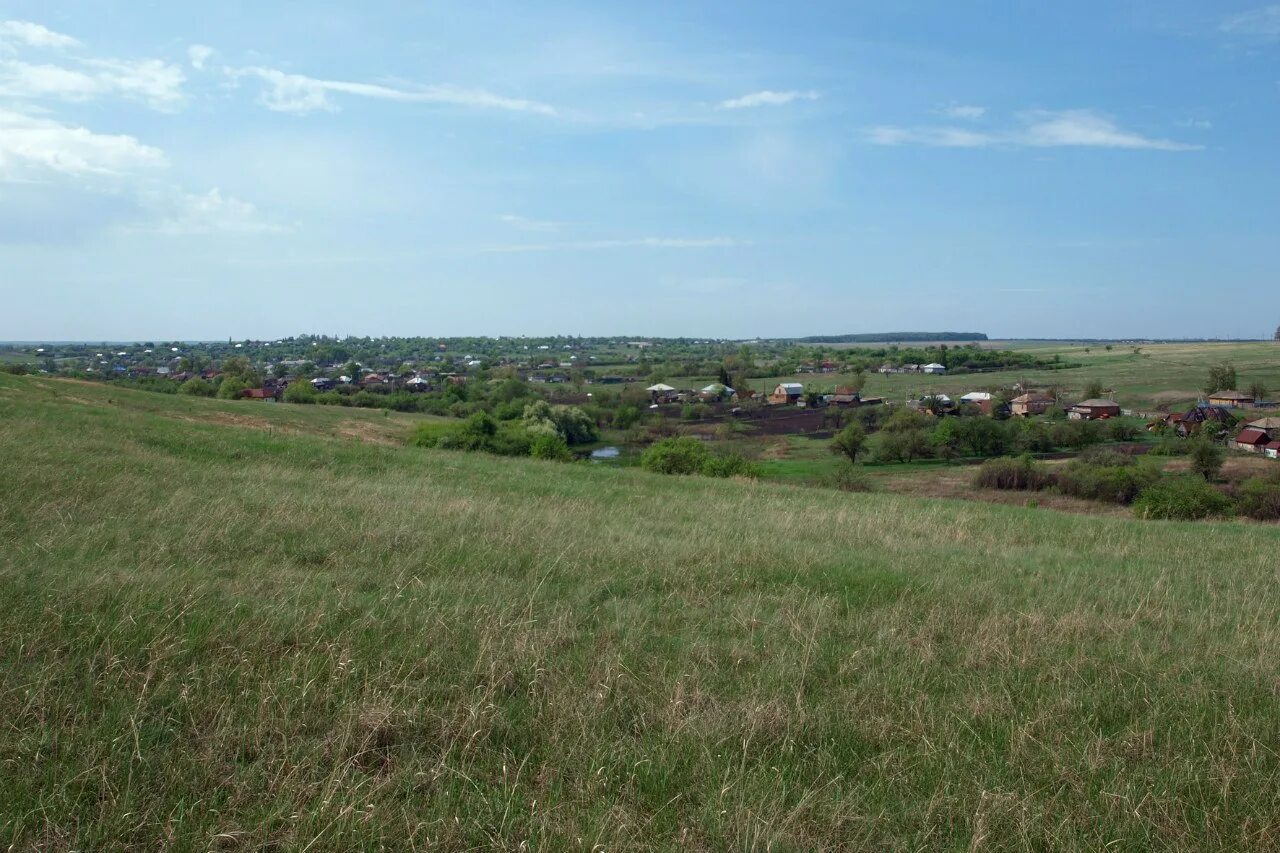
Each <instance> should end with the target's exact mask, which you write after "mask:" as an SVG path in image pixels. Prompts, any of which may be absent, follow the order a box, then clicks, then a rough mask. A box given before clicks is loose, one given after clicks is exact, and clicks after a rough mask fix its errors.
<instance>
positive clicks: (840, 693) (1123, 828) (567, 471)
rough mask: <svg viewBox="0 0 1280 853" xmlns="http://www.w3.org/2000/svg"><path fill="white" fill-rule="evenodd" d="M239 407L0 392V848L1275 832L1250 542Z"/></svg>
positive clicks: (1272, 673)
mask: <svg viewBox="0 0 1280 853" xmlns="http://www.w3.org/2000/svg"><path fill="white" fill-rule="evenodd" d="M69 387H74V389H75V390H74V391H73V392H69V391H68V390H67V389H68V388H69ZM108 398H110V399H111V402H110V403H108V402H107V400H108ZM227 407H233V408H227ZM269 409H270V407H268V406H261V407H258V408H253V407H252V406H251V404H219V403H216V402H213V401H191V400H171V399H168V398H161V397H158V396H156V395H146V394H139V393H128V392H124V393H122V392H119V391H115V392H108V391H107V390H106V389H102V388H97V387H93V386H69V385H67V384H65V383H56V382H51V381H49V380H37V379H32V378H17V377H0V426H2V427H3V429H2V431H0V448H2V449H3V452H4V458H5V459H6V460H7V461H8V470H7V471H6V476H5V477H4V478H3V479H2V480H0V543H2V544H3V550H2V551H0V583H3V586H4V590H5V595H4V596H0V620H2V624H3V625H4V630H3V632H0V716H2V717H3V720H4V723H3V725H2V726H0V762H2V765H0V839H4V840H5V841H11V842H13V843H15V844H17V845H18V847H25V846H35V845H42V846H47V847H52V848H72V847H75V848H79V849H102V848H108V847H115V848H119V847H136V848H147V849H150V848H154V847H156V846H165V845H168V846H175V847H191V848H196V849H205V848H209V847H219V846H220V847H226V848H237V847H240V848H245V849H256V848H257V847H259V846H264V845H265V846H271V845H281V846H285V847H290V848H293V847H298V848H305V847H307V846H310V847H311V849H325V850H334V849H367V848H368V847H371V846H376V845H378V844H385V845H388V846H393V847H409V846H414V847H430V846H432V845H433V844H434V845H439V846H442V847H446V848H450V849H453V848H459V847H488V846H503V847H513V846H516V845H517V844H518V843H519V842H521V841H528V842H529V843H530V845H531V846H532V847H534V848H537V849H576V848H581V849H590V848H591V847H592V846H593V845H595V844H602V845H605V846H606V847H608V848H613V849H651V848H654V847H657V848H664V847H680V846H684V847H694V848H709V849H719V848H724V847H734V848H743V849H747V848H751V849H754V848H763V847H766V846H768V845H770V844H772V845H774V846H781V847H783V848H816V847H824V846H825V847H837V846H839V847H846V848H847V847H855V848H856V847H864V848H865V847H873V846H888V847H911V848H932V849H938V848H964V847H969V846H971V845H973V846H981V845H982V844H986V845H989V846H992V847H1014V846H1018V847H1021V846H1030V847H1037V846H1038V847H1049V846H1052V847H1056V848H1081V849H1085V848H1087V849H1098V848H1100V847H1102V846H1103V845H1105V844H1108V843H1113V844H1116V845H1117V846H1118V847H1120V848H1127V849H1134V848H1138V847H1150V846H1163V847H1169V846H1175V847H1186V848H1197V849H1206V848H1222V849H1250V848H1251V849H1259V850H1261V849H1274V848H1275V847H1276V846H1277V845H1278V844H1280V758H1278V757H1277V753H1276V751H1275V750H1276V744H1277V743H1280V703H1278V702H1277V689H1278V688H1277V685H1278V684H1280V627H1278V626H1277V620H1276V618H1275V616H1276V612H1277V610H1278V609H1280V607H1278V606H1280V579H1278V577H1277V562H1276V554H1277V546H1280V531H1277V530H1276V529H1275V528H1272V527H1267V526H1262V525H1243V524H1194V525H1179V524H1163V523H1138V522H1135V521H1131V520H1127V519H1112V518H1090V517H1078V516H1069V515H1062V514H1055V513H1049V512H1042V511H1036V510H1026V509H1021V508H1009V507H999V506H991V505H984V504H975V503H964V502H951V501H921V500H914V499H910V498H902V497H894V496H886V495H845V494H840V493H834V492H826V491H819V490H807V489H798V488H789V487H785V486H776V485H768V484H749V483H737V482H720V481H711V480H705V479H696V478H694V479H684V478H662V477H656V476H651V475H647V474H645V473H643V472H640V471H630V470H628V471H612V470H602V469H599V468H593V467H590V466H582V465H576V466H566V465H557V464H554V463H539V462H536V461H532V460H511V459H490V458H484V457H478V456H464V455H455V454H449V453H443V452H430V451H420V450H414V449H409V448H398V447H389V446H381V445H379V444H372V443H368V442H359V441H355V440H352V439H351V438H341V437H333V436H342V435H346V433H345V432H344V431H343V427H342V424H341V423H339V422H338V421H337V420H336V418H338V417H339V416H338V415H328V414H314V413H310V412H299V411H297V409H296V408H292V409H291V407H279V410H278V411H276V410H271V411H268V410H269ZM228 411H230V412H233V413H239V412H252V413H253V414H254V415H255V416H258V417H261V418H263V419H265V420H266V421H267V422H268V424H269V426H270V427H271V428H259V429H245V428H243V426H244V424H236V423H235V422H234V419H231V420H229V421H228V419H227V417H226V415H225V414H219V413H225V412H228ZM299 418H301V419H303V420H301V421H297V422H290V423H289V424H287V425H286V430H285V432H281V430H280V429H278V428H277V427H279V426H280V425H281V424H284V422H285V420H288V419H299ZM326 418H333V419H335V420H334V422H333V423H330V422H328V421H324V423H321V424H318V425H317V423H314V422H313V421H315V420H316V419H321V420H323V419H326ZM277 419H284V420H280V421H279V422H277ZM217 421H226V422H222V423H220V422H217ZM312 433H314V434H312Z"/></svg>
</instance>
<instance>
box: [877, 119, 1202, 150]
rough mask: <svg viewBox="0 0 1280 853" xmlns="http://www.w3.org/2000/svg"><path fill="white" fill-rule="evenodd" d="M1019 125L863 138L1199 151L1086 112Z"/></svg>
mask: <svg viewBox="0 0 1280 853" xmlns="http://www.w3.org/2000/svg"><path fill="white" fill-rule="evenodd" d="M1020 119H1021V121H1022V126H1021V127H1018V128H1013V129H1009V130H1003V131H993V132H990V133H983V132H978V131H973V130H968V129H966V128H959V127H947V126H943V127H897V126H892V125H889V126H881V127H875V128H872V129H871V130H870V131H869V132H868V135H867V138H868V140H869V141H870V142H872V143H874V144H876V145H924V146H930V147H938V148H983V147H987V146H1006V147H1010V148H1065V147H1082V148H1127V149H1144V150H1152V151H1197V150H1200V149H1201V148H1202V147H1203V146H1200V145H1189V144H1186V143H1182V142H1175V141H1172V140H1168V139H1155V138H1151V137H1147V136H1143V135H1141V134H1139V133H1134V132H1132V131H1127V130H1123V129H1121V128H1120V127H1118V126H1117V125H1116V123H1115V122H1114V121H1112V120H1111V119H1109V118H1107V117H1106V116H1103V115H1099V114H1098V113H1095V112H1092V111H1090V110H1064V111H1060V112H1050V111H1044V110H1037V111H1033V112H1028V113H1024V114H1023V115H1022V116H1020Z"/></svg>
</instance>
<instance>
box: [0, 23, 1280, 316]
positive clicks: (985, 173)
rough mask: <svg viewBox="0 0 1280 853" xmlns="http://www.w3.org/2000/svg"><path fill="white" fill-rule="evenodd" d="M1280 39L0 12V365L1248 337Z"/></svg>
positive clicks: (1172, 27)
mask: <svg viewBox="0 0 1280 853" xmlns="http://www.w3.org/2000/svg"><path fill="white" fill-rule="evenodd" d="M1278 272H1280V5H1271V6H1267V5H1265V4H1264V5H1258V4H1256V3H1253V4H1251V3H1248V2H1245V3H1230V2H1225V3H1204V2H1189V0H1161V2H1131V3H1125V2H1105V3H1104V2H1096V3H1095V2H1071V3H1062V4H1047V3H1039V2H1035V3H1033V2H1022V3H994V2H930V3H925V2H912V0H892V2H889V0H884V2H870V0H868V2H855V0H845V2H809V3H804V4H782V3H767V4H766V3H759V4H755V3H742V2H716V3H700V2H682V3H637V2H632V3H626V4H619V3H610V2H591V3H586V2H577V3H496V2H467V3H453V2H419V3H410V2H404V1H403V0H382V2H379V0H366V1H365V2H362V3H360V4H354V3H348V2H342V3H339V2H331V3H320V2H288V3H285V2H268V0H255V2H247V0H224V2H220V3H216V4H214V3H194V2H152V3H144V2H137V1H136V0H130V2H124V0H83V1H82V2H74V1H73V0H68V2H63V1H62V0H38V2H33V1H32V0H10V2H3V0H0V296H3V305H4V310H3V311H2V312H0V339H155V338H168V337H182V338H212V339H216V338H226V337H234V338H237V339H238V338H243V337H275V336H279V335H286V334H293V333H301V332H304V331H305V332H327V333H334V334H374V335H378V334H423V335H450V334H493V335H498V334H544V333H567V334H645V335H691V336H704V335H706V336H712V335H714V336H725V337H754V336H781V335H803V334H819V333H837V332H865V331H881V330H902V329H911V330H916V329H919V330H942V329H963V330H981V331H986V332H988V333H989V334H991V335H993V336H1035V337H1054V336H1068V337H1077V336H1115V337H1122V336H1241V337H1258V336H1269V335H1270V333H1271V332H1272V331H1273V330H1274V329H1275V327H1276V324H1277V323H1280V307H1277V305H1276V301H1275V299H1274V294H1275V293H1276V286H1277V283H1278V282H1280V274H1278Z"/></svg>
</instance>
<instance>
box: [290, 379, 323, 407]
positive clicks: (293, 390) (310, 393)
mask: <svg viewBox="0 0 1280 853" xmlns="http://www.w3.org/2000/svg"><path fill="white" fill-rule="evenodd" d="M284 401H285V402H286V403H314V402H315V401H316V389H315V386H314V385H312V384H311V383H310V382H308V381H306V380H305V379H295V380H293V381H292V382H290V383H289V386H288V387H287V388H285V389H284Z"/></svg>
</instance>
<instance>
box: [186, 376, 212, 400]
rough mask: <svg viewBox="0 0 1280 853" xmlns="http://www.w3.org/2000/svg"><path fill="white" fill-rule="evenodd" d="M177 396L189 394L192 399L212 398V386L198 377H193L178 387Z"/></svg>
mask: <svg viewBox="0 0 1280 853" xmlns="http://www.w3.org/2000/svg"><path fill="white" fill-rule="evenodd" d="M178 393H179V394H190V395H191V396H193V397H212V396H213V394H214V389H213V386H212V385H210V384H209V383H208V382H207V381H205V380H203V379H201V378H200V377H199V376H193V377H191V378H190V379H188V380H187V381H186V382H183V383H182V384H181V385H179V386H178Z"/></svg>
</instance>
